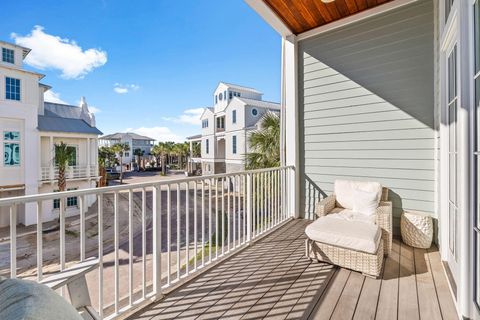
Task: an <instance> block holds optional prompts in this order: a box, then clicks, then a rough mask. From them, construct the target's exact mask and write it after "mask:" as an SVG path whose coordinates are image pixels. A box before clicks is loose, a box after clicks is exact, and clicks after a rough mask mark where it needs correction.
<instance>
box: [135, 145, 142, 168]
mask: <svg viewBox="0 0 480 320" xmlns="http://www.w3.org/2000/svg"><path fill="white" fill-rule="evenodd" d="M144 154H145V151H144V150H142V149H140V148H137V149H135V150H133V155H134V156H135V157H136V158H137V160H136V162H137V166H138V168H139V169H140V167H141V165H140V161H141V158H142V157H143V155H144Z"/></svg>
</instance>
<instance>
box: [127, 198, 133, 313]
mask: <svg viewBox="0 0 480 320" xmlns="http://www.w3.org/2000/svg"><path fill="white" fill-rule="evenodd" d="M132 303H133V190H132V189H130V190H128V304H129V305H130V306H131V305H132Z"/></svg>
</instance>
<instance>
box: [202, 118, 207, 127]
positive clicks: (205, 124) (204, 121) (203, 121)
mask: <svg viewBox="0 0 480 320" xmlns="http://www.w3.org/2000/svg"><path fill="white" fill-rule="evenodd" d="M202 128H204V129H205V128H208V119H205V120H202Z"/></svg>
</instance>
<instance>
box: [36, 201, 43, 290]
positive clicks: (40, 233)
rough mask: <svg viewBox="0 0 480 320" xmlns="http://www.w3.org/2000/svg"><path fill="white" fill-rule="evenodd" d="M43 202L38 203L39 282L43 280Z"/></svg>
mask: <svg viewBox="0 0 480 320" xmlns="http://www.w3.org/2000/svg"><path fill="white" fill-rule="evenodd" d="M42 205H43V202H42V201H37V281H42V279H43V208H42Z"/></svg>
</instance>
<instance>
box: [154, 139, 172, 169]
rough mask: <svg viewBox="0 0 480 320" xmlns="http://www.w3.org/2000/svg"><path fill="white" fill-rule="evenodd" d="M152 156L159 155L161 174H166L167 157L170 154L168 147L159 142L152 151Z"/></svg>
mask: <svg viewBox="0 0 480 320" xmlns="http://www.w3.org/2000/svg"><path fill="white" fill-rule="evenodd" d="M153 152H154V154H157V155H160V158H161V165H162V174H163V175H165V174H166V173H167V155H168V153H169V152H170V147H169V146H168V145H167V143H165V142H159V143H158V144H157V145H156V146H155V147H154V150H153Z"/></svg>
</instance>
